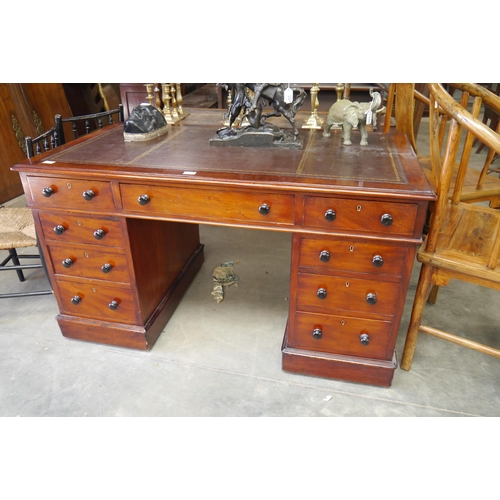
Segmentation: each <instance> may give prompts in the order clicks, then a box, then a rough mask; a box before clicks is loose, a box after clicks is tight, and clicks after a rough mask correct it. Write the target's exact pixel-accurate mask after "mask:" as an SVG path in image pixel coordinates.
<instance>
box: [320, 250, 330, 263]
mask: <svg viewBox="0 0 500 500" xmlns="http://www.w3.org/2000/svg"><path fill="white" fill-rule="evenodd" d="M319 260H320V261H321V262H328V261H329V260H330V252H329V251H328V250H321V252H320V253H319Z"/></svg>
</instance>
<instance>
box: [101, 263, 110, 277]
mask: <svg viewBox="0 0 500 500" xmlns="http://www.w3.org/2000/svg"><path fill="white" fill-rule="evenodd" d="M111 269H113V266H112V265H111V264H110V263H109V262H107V263H106V264H104V265H103V266H101V271H102V272H103V273H104V274H108V273H109V272H110V271H111Z"/></svg>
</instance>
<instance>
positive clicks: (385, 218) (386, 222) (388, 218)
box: [380, 214, 392, 226]
mask: <svg viewBox="0 0 500 500" xmlns="http://www.w3.org/2000/svg"><path fill="white" fill-rule="evenodd" d="M380 222H381V223H382V225H383V226H390V225H392V215H391V214H384V215H382V217H380Z"/></svg>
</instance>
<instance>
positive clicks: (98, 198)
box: [28, 176, 115, 212]
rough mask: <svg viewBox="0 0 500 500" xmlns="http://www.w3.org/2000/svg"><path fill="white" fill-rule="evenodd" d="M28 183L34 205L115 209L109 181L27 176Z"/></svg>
mask: <svg viewBox="0 0 500 500" xmlns="http://www.w3.org/2000/svg"><path fill="white" fill-rule="evenodd" d="M28 184H29V187H30V191H31V195H32V197H33V200H34V202H35V205H36V206H40V207H47V208H65V209H68V208H71V209H75V210H87V211H89V212H92V211H107V212H113V211H114V209H115V203H114V201H113V195H112V192H111V184H110V183H109V182H104V181H94V180H79V179H64V178H59V177H31V176H29V177H28ZM84 196H85V197H84Z"/></svg>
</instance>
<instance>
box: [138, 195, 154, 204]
mask: <svg viewBox="0 0 500 500" xmlns="http://www.w3.org/2000/svg"><path fill="white" fill-rule="evenodd" d="M137 201H138V202H139V205H143V206H144V205H147V204H148V203H149V202H150V201H151V198H150V197H149V196H148V195H147V194H141V196H139V198H137Z"/></svg>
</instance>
